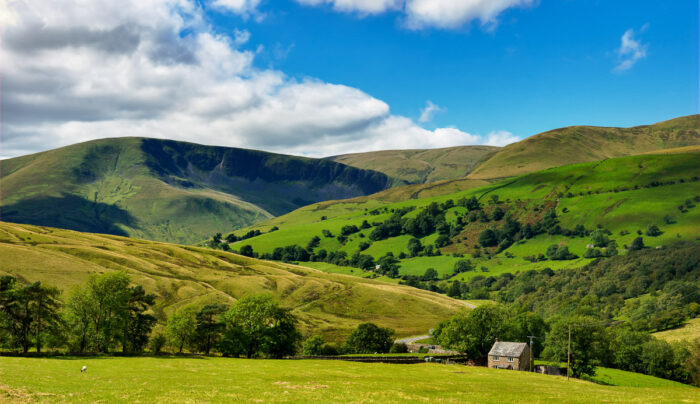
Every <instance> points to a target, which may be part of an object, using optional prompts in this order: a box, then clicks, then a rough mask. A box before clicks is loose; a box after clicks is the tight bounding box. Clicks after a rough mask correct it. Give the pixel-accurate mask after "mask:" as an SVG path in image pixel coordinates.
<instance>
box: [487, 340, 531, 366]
mask: <svg viewBox="0 0 700 404" xmlns="http://www.w3.org/2000/svg"><path fill="white" fill-rule="evenodd" d="M488 367H490V368H493V369H512V370H530V347H529V346H528V345H527V344H526V343H524V342H505V341H499V340H498V339H497V340H496V342H495V343H494V344H493V347H492V348H491V350H490V351H489V357H488Z"/></svg>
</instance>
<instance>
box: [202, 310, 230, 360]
mask: <svg viewBox="0 0 700 404" xmlns="http://www.w3.org/2000/svg"><path fill="white" fill-rule="evenodd" d="M225 311H226V306H224V305H221V304H208V305H206V306H204V307H202V309H201V310H200V311H199V313H197V316H196V326H195V329H194V343H195V345H197V348H199V350H200V351H201V352H204V354H205V355H209V352H210V351H211V349H212V348H213V347H214V346H215V345H216V344H217V343H218V342H219V339H220V338H221V333H222V332H223V330H224V324H223V323H222V322H221V321H219V316H221V314H223V313H224V312H225Z"/></svg>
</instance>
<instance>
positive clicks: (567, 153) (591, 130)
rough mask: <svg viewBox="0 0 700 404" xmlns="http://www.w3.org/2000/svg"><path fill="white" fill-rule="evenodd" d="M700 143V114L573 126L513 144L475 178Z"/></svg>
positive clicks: (483, 166)
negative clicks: (626, 123)
mask: <svg viewBox="0 0 700 404" xmlns="http://www.w3.org/2000/svg"><path fill="white" fill-rule="evenodd" d="M698 144H700V115H691V116H685V117H681V118H676V119H671V120H669V121H665V122H659V123H656V124H653V125H644V126H635V127H632V128H604V127H595V126H571V127H568V128H561V129H555V130H551V131H549V132H545V133H541V134H538V135H535V136H532V137H529V138H527V139H525V140H522V141H520V142H517V143H513V144H510V145H508V146H506V147H504V148H502V149H501V150H499V151H498V152H497V153H496V154H494V155H493V156H492V157H491V158H489V159H488V160H487V161H485V162H484V163H482V164H480V165H479V166H477V167H476V168H475V169H474V170H473V171H472V172H471V173H469V178H471V179H475V180H476V179H481V180H483V179H491V178H505V177H514V176H517V175H522V174H525V173H529V172H533V171H538V170H543V169H547V168H551V167H558V166H562V165H566V164H572V163H583V162H587V161H596V160H602V159H607V158H613V157H622V156H630V155H634V154H640V153H645V152H650V151H656V150H659V149H669V148H677V147H683V146H692V145H698Z"/></svg>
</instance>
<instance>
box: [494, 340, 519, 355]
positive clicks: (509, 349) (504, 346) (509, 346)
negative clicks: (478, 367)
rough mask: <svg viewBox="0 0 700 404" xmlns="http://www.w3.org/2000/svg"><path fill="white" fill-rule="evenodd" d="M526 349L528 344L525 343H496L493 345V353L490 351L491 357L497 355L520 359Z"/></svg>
mask: <svg viewBox="0 0 700 404" xmlns="http://www.w3.org/2000/svg"><path fill="white" fill-rule="evenodd" d="M526 347H527V344H526V343H524V342H505V341H496V343H495V344H493V347H492V348H491V351H489V356H492V355H496V356H513V357H519V356H520V355H522V354H523V351H524V350H525V348H526Z"/></svg>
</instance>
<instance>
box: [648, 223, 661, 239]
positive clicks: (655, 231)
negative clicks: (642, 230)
mask: <svg viewBox="0 0 700 404" xmlns="http://www.w3.org/2000/svg"><path fill="white" fill-rule="evenodd" d="M646 234H647V236H649V237H657V236H660V235H661V234H662V232H661V229H659V226H657V225H655V224H650V225H649V227H647V233H646Z"/></svg>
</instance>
